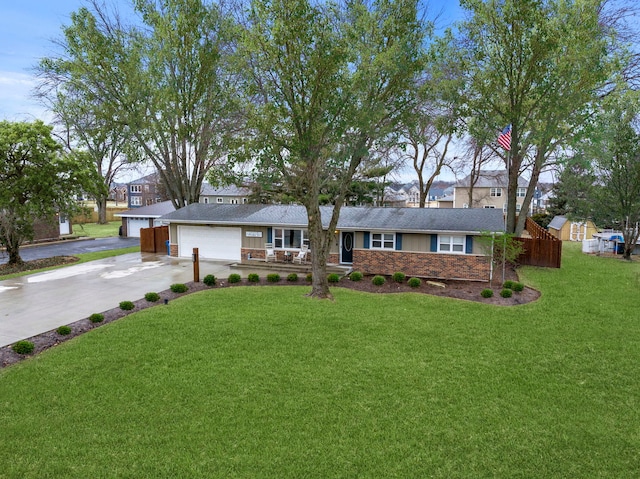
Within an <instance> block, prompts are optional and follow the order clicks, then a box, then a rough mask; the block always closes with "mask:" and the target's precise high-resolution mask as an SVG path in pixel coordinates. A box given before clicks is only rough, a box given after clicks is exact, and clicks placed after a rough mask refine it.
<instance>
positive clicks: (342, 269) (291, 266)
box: [231, 258, 352, 276]
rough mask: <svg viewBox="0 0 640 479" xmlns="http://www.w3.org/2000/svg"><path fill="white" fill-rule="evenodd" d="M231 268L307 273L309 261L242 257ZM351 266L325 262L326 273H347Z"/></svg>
mask: <svg viewBox="0 0 640 479" xmlns="http://www.w3.org/2000/svg"><path fill="white" fill-rule="evenodd" d="M231 266H232V267H233V268H237V269H240V270H248V271H249V272H252V271H267V272H270V273H279V274H282V275H288V274H289V273H298V274H307V273H311V262H307V263H302V264H295V263H291V262H288V261H287V262H285V261H268V262H267V261H265V260H264V259H262V258H251V259H243V260H241V261H240V262H238V263H234V264H232V265H231ZM351 270H352V268H351V266H349V265H339V264H335V263H328V264H327V274H331V273H337V274H339V275H342V276H344V275H347V274H349V273H350V272H351Z"/></svg>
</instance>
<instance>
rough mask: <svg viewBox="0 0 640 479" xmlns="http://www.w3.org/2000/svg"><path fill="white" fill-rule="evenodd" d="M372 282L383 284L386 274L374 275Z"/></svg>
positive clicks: (377, 284) (378, 284)
mask: <svg viewBox="0 0 640 479" xmlns="http://www.w3.org/2000/svg"><path fill="white" fill-rule="evenodd" d="M371 282H372V283H373V284H375V285H376V286H382V285H383V284H384V283H385V282H386V280H385V279H384V276H380V275H376V276H374V277H373V279H372V280H371Z"/></svg>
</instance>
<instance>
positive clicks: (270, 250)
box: [264, 243, 276, 263]
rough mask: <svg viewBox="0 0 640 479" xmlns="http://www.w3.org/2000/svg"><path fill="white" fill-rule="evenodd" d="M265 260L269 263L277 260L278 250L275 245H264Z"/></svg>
mask: <svg viewBox="0 0 640 479" xmlns="http://www.w3.org/2000/svg"><path fill="white" fill-rule="evenodd" d="M264 250H265V251H264V260H265V261H266V262H267V263H268V262H269V261H275V260H276V250H275V249H274V247H273V243H265V244H264Z"/></svg>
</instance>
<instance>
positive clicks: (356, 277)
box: [349, 271, 364, 281]
mask: <svg viewBox="0 0 640 479" xmlns="http://www.w3.org/2000/svg"><path fill="white" fill-rule="evenodd" d="M363 276H364V275H363V274H362V273H361V272H360V271H354V272H353V273H351V274H350V275H349V279H350V280H351V281H361V280H362V278H363Z"/></svg>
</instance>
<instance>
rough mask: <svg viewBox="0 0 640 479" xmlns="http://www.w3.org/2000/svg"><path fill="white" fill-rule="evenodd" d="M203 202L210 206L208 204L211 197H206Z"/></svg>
mask: <svg viewBox="0 0 640 479" xmlns="http://www.w3.org/2000/svg"><path fill="white" fill-rule="evenodd" d="M202 202H203V203H204V204H205V205H208V204H209V197H208V196H205V197H204V198H202Z"/></svg>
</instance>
